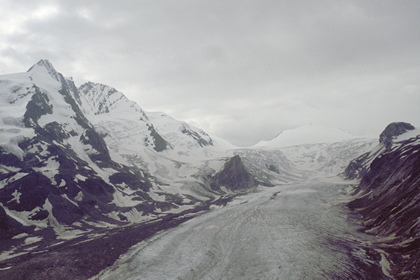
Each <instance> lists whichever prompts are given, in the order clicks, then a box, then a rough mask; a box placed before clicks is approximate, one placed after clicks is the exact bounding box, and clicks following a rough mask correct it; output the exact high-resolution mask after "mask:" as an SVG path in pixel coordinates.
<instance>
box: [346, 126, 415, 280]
mask: <svg viewBox="0 0 420 280" xmlns="http://www.w3.org/2000/svg"><path fill="white" fill-rule="evenodd" d="M407 129H414V127H412V126H411V125H409V124H404V123H402V124H401V123H399V124H391V125H389V126H388V127H387V129H386V130H385V131H384V133H382V134H381V135H382V137H381V144H383V145H388V146H387V148H385V149H382V151H381V152H380V153H377V155H376V157H375V158H374V159H373V161H372V162H371V164H370V166H369V169H368V170H367V171H366V172H365V174H364V175H363V176H362V179H361V182H360V184H359V185H358V186H357V188H356V194H357V195H358V198H357V199H355V200H353V201H351V202H350V203H349V204H348V206H349V207H350V208H351V209H353V210H354V211H356V212H357V213H359V214H361V220H362V223H363V225H364V226H366V227H367V229H368V230H367V231H368V232H369V233H371V234H373V235H375V236H377V242H376V243H375V244H374V246H375V247H376V248H377V249H378V251H379V252H381V253H382V255H383V257H385V258H386V259H387V261H388V262H389V263H390V264H391V266H390V270H389V271H388V273H389V274H390V275H392V276H393V277H395V279H419V278H420V274H419V270H418V263H419V261H420V250H418V248H419V244H420V236H419V233H420V224H419V217H420V135H417V136H414V137H411V138H409V139H405V140H402V141H399V142H396V143H394V142H389V139H392V138H393V137H395V136H396V135H400V134H401V131H404V130H407ZM389 143H391V144H389ZM389 145H391V146H389ZM364 159H365V160H366V159H368V157H366V156H365V157H364V158H359V159H358V160H359V163H360V164H366V163H363V160H364Z"/></svg>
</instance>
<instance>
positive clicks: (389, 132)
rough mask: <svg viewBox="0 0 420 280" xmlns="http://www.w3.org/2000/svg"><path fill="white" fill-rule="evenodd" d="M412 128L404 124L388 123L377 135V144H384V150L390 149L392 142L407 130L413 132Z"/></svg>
mask: <svg viewBox="0 0 420 280" xmlns="http://www.w3.org/2000/svg"><path fill="white" fill-rule="evenodd" d="M413 129H414V126H412V125H411V124H409V123H405V122H394V123H390V124H389V125H388V126H387V127H386V128H385V130H384V131H383V132H382V133H381V134H380V135H379V143H381V144H384V145H385V148H386V149H389V148H391V146H392V140H393V139H394V138H395V137H396V136H399V135H401V134H403V133H405V132H407V131H408V130H413Z"/></svg>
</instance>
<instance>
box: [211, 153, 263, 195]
mask: <svg viewBox="0 0 420 280" xmlns="http://www.w3.org/2000/svg"><path fill="white" fill-rule="evenodd" d="M255 185H256V183H255V181H254V179H253V178H252V176H251V174H250V173H249V172H248V171H247V170H246V168H245V166H244V164H243V163H242V160H241V158H240V157H239V156H238V155H236V156H234V157H232V158H230V159H229V160H228V161H227V162H226V163H225V165H224V167H223V169H222V170H221V171H220V172H218V173H216V175H214V176H213V178H212V180H211V183H210V186H211V188H212V189H213V190H220V188H221V187H225V188H227V189H229V190H232V191H240V190H246V189H250V188H252V187H254V186H255Z"/></svg>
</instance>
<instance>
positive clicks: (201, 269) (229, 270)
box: [93, 178, 381, 280]
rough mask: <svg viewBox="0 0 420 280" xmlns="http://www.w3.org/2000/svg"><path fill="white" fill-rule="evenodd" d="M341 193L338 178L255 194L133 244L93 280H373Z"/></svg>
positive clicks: (343, 186)
mask: <svg viewBox="0 0 420 280" xmlns="http://www.w3.org/2000/svg"><path fill="white" fill-rule="evenodd" d="M337 180H338V181H337ZM348 190H349V183H348V182H343V181H341V182H340V179H338V178H337V179H335V180H331V179H330V181H329V182H328V181H327V180H324V181H312V182H307V183H296V184H285V185H279V186H276V187H273V188H264V189H260V190H259V191H258V192H256V193H252V194H248V195H244V196H241V197H239V198H237V199H236V200H235V201H234V202H233V203H232V204H231V205H228V206H227V207H224V208H219V209H216V210H213V211H211V212H209V213H206V214H204V215H202V216H199V217H197V218H194V219H192V220H190V221H188V222H186V223H184V224H182V225H180V226H179V227H177V228H174V229H172V230H169V231H165V232H162V233H160V234H158V235H156V236H155V237H153V238H152V239H150V240H147V241H144V242H141V243H139V244H138V245H136V246H134V247H133V248H132V249H131V250H130V251H129V252H128V253H127V254H126V255H124V256H122V257H121V258H120V259H119V260H118V261H117V262H116V263H115V264H114V266H113V267H111V268H110V269H107V270H105V271H103V272H102V273H101V274H99V275H98V276H96V277H94V278H93V279H108V280H111V279H185V280H186V279H299V280H301V279H381V278H380V277H381V276H378V275H377V273H378V271H379V268H378V267H376V266H374V265H373V262H372V261H371V260H369V253H368V251H366V250H365V248H364V246H363V242H365V241H368V236H366V235H362V234H361V233H358V232H357V226H356V225H355V224H353V223H352V221H351V219H348V213H347V210H346V209H345V208H344V207H343V204H342V203H343V202H345V201H347V200H348V199H349V198H350V196H348ZM378 277H379V278H378Z"/></svg>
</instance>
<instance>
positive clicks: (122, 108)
mask: <svg viewBox="0 0 420 280" xmlns="http://www.w3.org/2000/svg"><path fill="white" fill-rule="evenodd" d="M78 90H79V92H80V94H81V95H82V96H84V99H85V102H83V104H81V105H82V106H83V107H84V108H85V109H86V110H87V111H88V112H92V113H93V114H95V115H102V114H110V113H118V114H127V113H128V114H135V115H138V114H139V113H140V114H141V115H142V118H144V119H147V116H146V115H145V114H144V112H143V110H142V109H141V108H140V107H139V106H138V105H137V103H135V102H134V101H131V100H129V99H128V98H127V97H126V96H125V95H124V94H123V93H121V92H119V91H118V90H116V89H115V88H113V87H110V86H107V85H103V84H99V83H92V82H87V83H85V84H83V85H81V86H80V87H79V88H78ZM85 103H87V104H85Z"/></svg>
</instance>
